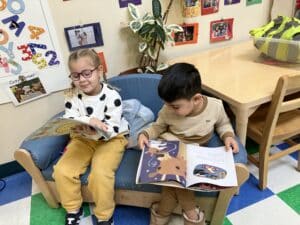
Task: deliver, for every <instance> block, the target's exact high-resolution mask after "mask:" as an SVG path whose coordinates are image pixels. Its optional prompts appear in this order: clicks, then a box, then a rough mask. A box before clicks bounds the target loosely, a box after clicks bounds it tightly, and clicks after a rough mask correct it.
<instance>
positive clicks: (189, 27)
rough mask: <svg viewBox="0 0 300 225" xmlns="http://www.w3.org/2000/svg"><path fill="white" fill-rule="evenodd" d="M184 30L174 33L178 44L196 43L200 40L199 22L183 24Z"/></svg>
mask: <svg viewBox="0 0 300 225" xmlns="http://www.w3.org/2000/svg"><path fill="white" fill-rule="evenodd" d="M180 26H181V27H182V29H183V31H182V32H176V33H174V42H175V46H176V45H184V44H194V43H197V41H198V23H189V24H186V23H184V24H181V25H180Z"/></svg>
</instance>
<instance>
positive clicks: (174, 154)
mask: <svg viewBox="0 0 300 225" xmlns="http://www.w3.org/2000/svg"><path fill="white" fill-rule="evenodd" d="M136 183H137V184H143V183H151V184H157V185H165V186H176V187H180V188H189V189H193V190H194V189H195V190H197V189H201V190H203V189H205V190H216V189H222V188H227V187H233V186H237V177H236V171H235V166H234V161H233V155H232V151H226V150H225V147H224V146H222V147H216V148H208V147H200V146H197V145H193V144H187V145H185V144H183V143H181V142H179V141H164V140H150V141H149V147H148V146H147V147H145V148H144V149H143V151H142V154H141V158H140V162H139V166H138V171H137V176H136Z"/></svg>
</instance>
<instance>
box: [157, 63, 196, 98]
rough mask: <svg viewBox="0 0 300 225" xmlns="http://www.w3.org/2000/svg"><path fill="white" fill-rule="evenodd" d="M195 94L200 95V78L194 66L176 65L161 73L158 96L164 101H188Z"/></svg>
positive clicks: (187, 64) (186, 64)
mask: <svg viewBox="0 0 300 225" xmlns="http://www.w3.org/2000/svg"><path fill="white" fill-rule="evenodd" d="M197 93H201V77H200V73H199V71H198V70H197V69H196V67H195V66H194V65H192V64H189V63H176V64H174V65H172V66H170V67H169V68H168V69H166V70H165V71H164V72H163V76H162V78H161V80H160V82H159V85H158V95H159V96H160V97H161V99H163V100H164V101H166V102H174V101H176V100H178V99H187V100H190V99H191V98H192V97H193V96H194V95H195V94H197Z"/></svg>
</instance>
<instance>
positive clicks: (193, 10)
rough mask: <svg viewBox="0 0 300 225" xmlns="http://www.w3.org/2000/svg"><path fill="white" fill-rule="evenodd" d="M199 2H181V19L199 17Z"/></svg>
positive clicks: (194, 0) (197, 0) (191, 0)
mask: <svg viewBox="0 0 300 225" xmlns="http://www.w3.org/2000/svg"><path fill="white" fill-rule="evenodd" d="M199 1H200V0H183V1H182V4H183V5H182V8H183V11H182V14H183V17H187V18H188V17H196V16H200V2H199Z"/></svg>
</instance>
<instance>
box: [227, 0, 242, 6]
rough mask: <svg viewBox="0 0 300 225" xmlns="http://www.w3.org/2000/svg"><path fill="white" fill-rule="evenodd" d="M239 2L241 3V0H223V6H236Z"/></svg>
mask: <svg viewBox="0 0 300 225" xmlns="http://www.w3.org/2000/svg"><path fill="white" fill-rule="evenodd" d="M240 2H241V0H225V1H224V5H233V4H237V3H240Z"/></svg>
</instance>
